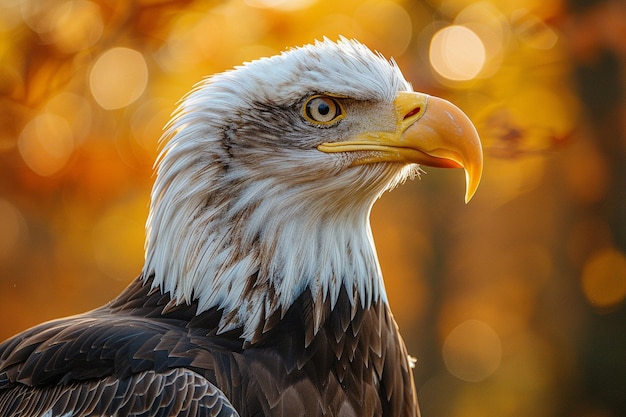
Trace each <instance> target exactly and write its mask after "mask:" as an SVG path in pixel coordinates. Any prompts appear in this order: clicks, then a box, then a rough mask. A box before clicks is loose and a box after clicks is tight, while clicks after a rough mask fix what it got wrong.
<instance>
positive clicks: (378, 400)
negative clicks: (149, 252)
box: [0, 279, 417, 417]
mask: <svg viewBox="0 0 626 417" xmlns="http://www.w3.org/2000/svg"><path fill="white" fill-rule="evenodd" d="M150 284H151V282H150V279H147V280H142V279H137V280H136V281H135V282H134V283H133V284H131V285H130V286H129V287H128V289H127V290H126V291H124V292H123V293H122V294H121V295H120V296H119V297H118V298H117V299H115V300H114V301H112V302H111V303H109V304H108V305H106V306H104V307H102V308H99V309H97V310H94V311H91V312H88V313H85V314H83V315H78V316H73V317H69V318H65V319H60V320H56V321H52V322H48V323H44V324H42V325H39V326H37V327H35V328H33V329H31V330H29V331H26V332H24V333H22V334H20V335H18V336H16V337H14V338H12V339H9V340H8V341H6V342H4V343H3V344H2V345H0V415H1V416H40V415H45V416H46V417H48V416H50V417H52V416H65V415H68V416H69V415H71V416H87V415H89V416H99V415H102V416H105V415H107V416H108V415H120V416H122V415H124V416H154V417H156V416H171V415H180V416H187V415H189V416H192V415H193V416H204V415H215V416H228V415H237V414H234V410H236V412H237V413H238V415H240V416H242V417H243V416H268V417H269V416H307V417H310V416H345V417H348V416H360V417H365V416H407V417H408V416H415V415H417V406H416V404H415V392H414V387H413V382H412V376H411V370H410V368H409V361H408V357H407V354H406V351H405V348H404V344H403V343H402V341H401V339H400V336H399V334H398V331H397V328H396V325H395V323H394V320H393V318H392V316H391V313H390V311H389V308H388V307H387V306H386V305H385V304H384V303H375V304H373V305H372V306H371V307H370V308H368V309H363V308H361V307H360V303H359V302H358V300H355V301H356V307H354V306H353V305H351V304H350V302H349V299H348V296H347V294H346V292H345V290H342V293H341V294H340V296H339V299H338V301H337V303H336V305H335V307H334V309H333V310H332V311H330V307H329V306H328V304H327V303H326V304H322V305H317V304H314V303H313V300H312V298H311V295H310V292H309V291H308V290H305V292H304V293H303V294H302V295H301V296H300V297H299V299H298V300H297V302H295V303H294V304H293V305H292V306H291V307H290V308H289V309H288V310H287V311H286V313H285V314H284V315H283V317H277V318H272V320H270V321H269V322H271V323H273V326H269V327H266V329H265V331H264V332H263V333H261V334H259V335H258V337H257V338H256V340H254V341H253V342H243V341H242V339H241V338H240V331H237V330H235V331H230V332H228V333H225V334H219V335H218V334H216V332H217V328H218V324H219V320H220V317H221V312H220V311H219V310H217V309H211V310H208V311H205V312H202V313H200V314H196V313H197V311H196V306H195V305H194V304H192V305H179V306H176V307H174V308H171V307H170V308H167V311H166V312H164V309H165V308H166V306H168V304H169V306H171V303H170V301H171V300H170V298H169V296H168V295H167V294H162V293H160V292H159V291H155V290H150ZM316 308H325V311H324V313H323V314H322V317H323V324H322V326H321V327H320V329H319V331H317V333H316V334H313V325H312V322H313V316H314V310H315V309H316ZM275 314H277V315H279V314H280V313H279V312H276V313H275ZM94 398H100V399H98V400H97V401H96V400H94ZM49 410H52V411H49ZM46 412H50V414H45V413H46ZM67 413H70V414H67Z"/></svg>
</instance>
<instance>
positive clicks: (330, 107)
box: [302, 95, 345, 126]
mask: <svg viewBox="0 0 626 417" xmlns="http://www.w3.org/2000/svg"><path fill="white" fill-rule="evenodd" d="M302 114H303V116H304V118H305V119H306V120H308V121H309V122H311V123H313V124H316V125H318V126H330V125H332V124H334V123H337V122H338V121H339V120H341V119H343V118H344V117H345V114H344V111H343V107H342V106H341V103H339V101H338V100H337V99H335V98H333V97H330V96H326V95H315V96H312V97H310V98H309V99H308V100H307V101H306V103H305V104H304V108H303V109H302Z"/></svg>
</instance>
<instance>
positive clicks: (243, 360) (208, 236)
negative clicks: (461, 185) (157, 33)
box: [0, 38, 482, 417]
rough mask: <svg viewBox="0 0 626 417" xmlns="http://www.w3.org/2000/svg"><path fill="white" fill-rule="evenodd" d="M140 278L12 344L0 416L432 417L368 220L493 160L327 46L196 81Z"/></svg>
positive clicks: (0, 359)
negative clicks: (385, 197) (419, 397)
mask: <svg viewBox="0 0 626 417" xmlns="http://www.w3.org/2000/svg"><path fill="white" fill-rule="evenodd" d="M164 139H165V141H166V144H165V145H164V147H163V151H162V153H161V155H160V157H159V159H158V161H157V177H156V181H155V184H154V188H153V190H152V195H151V205H150V214H149V217H148V221H147V227H146V229H147V238H146V261H145V266H144V268H143V271H142V273H141V275H140V276H139V277H138V278H137V279H136V280H135V281H134V282H132V283H131V284H130V286H129V287H128V288H127V289H126V290H124V291H123V292H122V293H121V294H120V295H119V296H118V297H117V298H116V299H114V300H113V301H111V302H109V303H108V304H106V305H105V306H103V307H100V308H97V309H95V310H93V311H90V312H87V313H84V314H80V315H76V316H72V317H67V318H62V319H58V320H54V321H51V322H48V323H44V324H41V325H38V326H36V327H34V328H32V329H30V330H26V331H24V332H23V333H21V334H18V335H16V336H14V337H13V338H11V339H9V340H7V341H5V342H4V343H3V344H2V345H0V415H1V416H30V417H32V416H38V417H70V416H72V417H76V416H145V417H148V416H151V417H156V416H241V417H244V416H290V417H297V416H307V417H313V416H327V417H328V416H342V417H348V416H359V417H370V416H417V415H419V411H418V408H417V402H416V395H415V387H414V383H413V378H412V371H411V361H410V359H409V356H408V355H407V352H406V348H405V346H404V343H403V341H402V339H401V337H400V335H399V332H398V330H397V326H396V324H395V322H394V319H393V317H392V314H391V311H390V309H389V305H388V301H387V296H386V294H385V287H384V284H383V280H382V275H381V270H380V267H379V263H378V260H377V257H376V251H375V248H374V244H373V240H372V233H371V229H370V226H369V213H370V209H371V207H372V205H373V203H374V201H375V200H376V199H377V198H378V197H379V196H380V195H381V194H382V193H383V192H384V191H385V190H389V189H390V188H393V187H394V186H395V185H397V184H398V183H400V182H402V181H403V180H405V179H406V178H408V177H412V176H415V175H417V174H419V169H420V168H419V164H424V165H429V166H438V167H462V168H464V169H465V172H466V183H467V187H466V189H467V191H466V200H468V199H469V198H471V196H472V195H473V193H474V191H475V190H476V188H477V186H478V182H479V180H480V175H481V171H482V151H481V146H480V141H479V139H478V135H477V133H476V130H475V129H474V127H473V125H472V124H471V122H470V121H469V119H468V118H467V116H465V115H464V114H463V113H462V112H461V111H460V110H459V109H458V108H457V107H455V106H453V105H452V104H450V103H449V102H447V101H445V100H442V99H439V98H436V97H431V96H428V95H425V94H420V93H416V92H413V91H412V89H411V86H410V84H409V83H408V82H407V81H405V79H404V78H403V76H402V74H401V72H400V70H399V69H398V68H397V66H396V65H395V64H394V63H393V62H390V61H388V60H386V59H384V58H383V57H382V56H381V55H379V54H375V53H373V52H371V51H370V50H369V49H367V48H366V47H365V46H363V45H362V44H360V43H358V42H356V41H353V40H347V39H345V38H341V39H340V40H339V41H337V42H333V41H330V40H327V39H326V40H324V41H321V42H316V43H315V44H312V45H307V46H304V47H300V48H296V49H292V50H289V51H286V52H284V53H282V54H280V55H277V56H274V57H271V58H263V59H260V60H257V61H254V62H250V63H247V64H244V65H243V66H240V67H237V68H235V69H234V70H231V71H228V72H225V73H222V74H218V75H214V76H212V77H210V78H208V79H206V80H205V81H203V82H201V83H200V84H198V85H197V87H196V88H195V89H194V90H193V91H191V92H190V93H189V94H188V95H187V96H186V97H185V98H184V99H183V100H182V102H181V104H180V106H179V108H178V110H177V112H176V113H175V114H174V117H173V119H172V121H171V122H170V123H169V125H168V126H167V127H166V131H165V134H164Z"/></svg>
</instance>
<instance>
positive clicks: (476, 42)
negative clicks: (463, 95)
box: [429, 25, 486, 81]
mask: <svg viewBox="0 0 626 417" xmlns="http://www.w3.org/2000/svg"><path fill="white" fill-rule="evenodd" d="M429 58H430V64H431V66H432V68H433V69H434V70H435V71H436V73H437V74H438V75H440V76H441V77H444V78H446V79H448V80H453V81H467V80H471V79H473V78H476V76H477V75H478V74H479V73H480V71H481V70H482V69H483V66H484V65H485V61H486V51H485V45H484V44H483V42H482V40H481V39H480V37H479V36H478V35H477V34H476V33H475V32H474V31H472V30H471V29H469V28H468V27H466V26H461V25H451V26H447V27H445V28H443V29H441V30H439V31H438V32H437V33H435V34H434V35H433V37H432V39H431V42H430V51H429Z"/></svg>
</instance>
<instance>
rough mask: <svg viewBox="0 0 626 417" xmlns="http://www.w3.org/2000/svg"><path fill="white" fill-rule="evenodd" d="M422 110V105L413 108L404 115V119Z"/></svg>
mask: <svg viewBox="0 0 626 417" xmlns="http://www.w3.org/2000/svg"><path fill="white" fill-rule="evenodd" d="M421 111H422V107H421V106H417V107H416V108H414V109H413V110H411V111H410V112H408V113H407V114H405V115H404V120H406V119H408V118H409V117H411V116H414V115H416V114H418V113H419V112H421Z"/></svg>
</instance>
